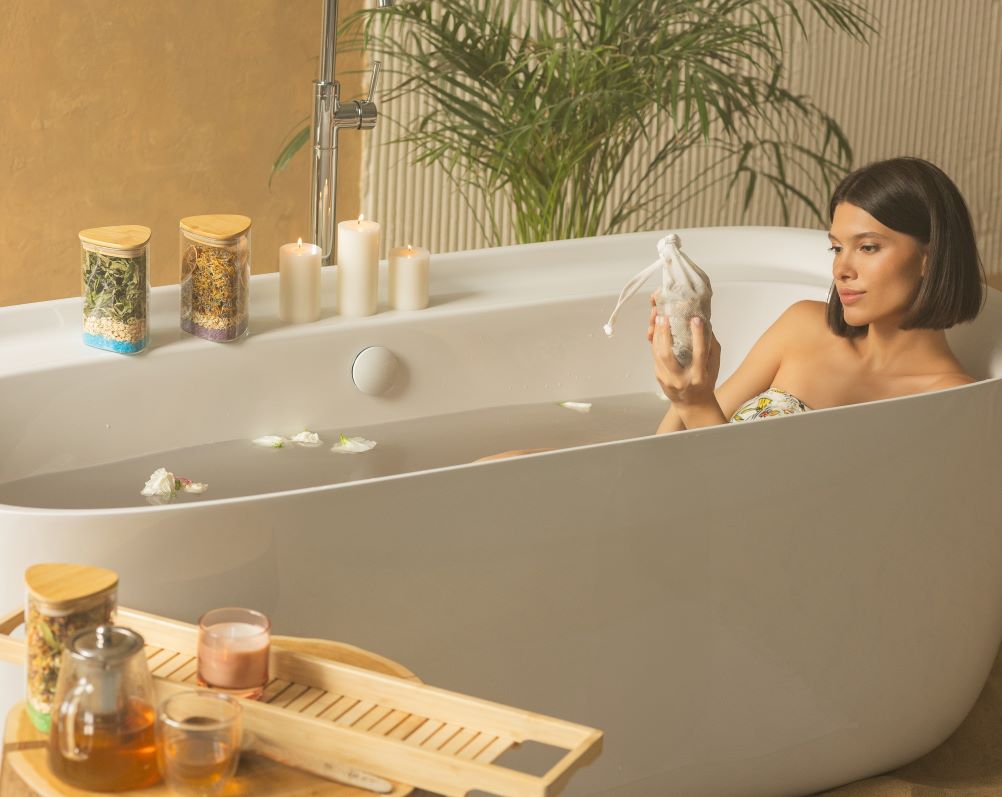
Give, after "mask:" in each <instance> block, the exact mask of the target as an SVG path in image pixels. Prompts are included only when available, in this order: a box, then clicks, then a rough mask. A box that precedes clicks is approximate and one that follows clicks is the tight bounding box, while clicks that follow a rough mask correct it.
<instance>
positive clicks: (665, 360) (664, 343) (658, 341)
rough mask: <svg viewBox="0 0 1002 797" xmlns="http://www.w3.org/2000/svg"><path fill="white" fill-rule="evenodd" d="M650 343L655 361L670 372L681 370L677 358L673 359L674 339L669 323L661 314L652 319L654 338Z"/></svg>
mask: <svg viewBox="0 0 1002 797" xmlns="http://www.w3.org/2000/svg"><path fill="white" fill-rule="evenodd" d="M651 343H653V345H654V359H655V361H656V362H660V363H661V364H662V365H664V367H665V368H667V369H668V371H669V372H671V373H678V372H680V371H681V370H682V369H681V366H679V364H678V360H677V359H675V353H674V352H673V351H672V347H673V346H674V341H673V340H672V336H671V324H669V323H668V319H667V317H665V316H663V315H662V316H657V317H656V319H655V321H654V340H652V341H651Z"/></svg>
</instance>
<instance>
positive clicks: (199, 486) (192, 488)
mask: <svg viewBox="0 0 1002 797" xmlns="http://www.w3.org/2000/svg"><path fill="white" fill-rule="evenodd" d="M181 489H182V490H184V491H185V492H186V493H195V494H197V495H201V494H202V493H204V492H205V491H206V490H208V489H209V485H207V484H206V483H205V482H188V483H187V484H182V485H181Z"/></svg>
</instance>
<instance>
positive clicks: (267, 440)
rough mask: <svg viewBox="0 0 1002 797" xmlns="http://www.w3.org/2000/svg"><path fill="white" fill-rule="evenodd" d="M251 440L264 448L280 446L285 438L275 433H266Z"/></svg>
mask: <svg viewBox="0 0 1002 797" xmlns="http://www.w3.org/2000/svg"><path fill="white" fill-rule="evenodd" d="M251 442H252V443H254V445H256V446H263V447H264V448H282V447H283V446H284V445H285V438H284V437H282V436H280V435H277V434H266V435H264V436H263V437H255V438H254V439H253V440H252V441H251Z"/></svg>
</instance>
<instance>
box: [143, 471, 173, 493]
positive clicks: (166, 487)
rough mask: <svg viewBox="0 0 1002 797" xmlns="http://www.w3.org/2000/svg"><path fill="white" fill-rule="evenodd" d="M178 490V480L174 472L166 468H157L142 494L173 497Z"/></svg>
mask: <svg viewBox="0 0 1002 797" xmlns="http://www.w3.org/2000/svg"><path fill="white" fill-rule="evenodd" d="M176 491H177V480H176V479H175V478H174V474H173V473H171V472H170V471H169V470H167V469H166V468H157V469H156V470H155V471H153V474H152V475H151V476H150V478H149V481H147V482H146V486H145V487H143V489H142V491H141V493H140V494H141V495H148V496H151V497H155V498H172V497H173V496H174V493H175V492H176Z"/></svg>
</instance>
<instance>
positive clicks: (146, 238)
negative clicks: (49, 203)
mask: <svg viewBox="0 0 1002 797" xmlns="http://www.w3.org/2000/svg"><path fill="white" fill-rule="evenodd" d="M79 238H80V276H81V283H82V291H81V293H82V295H83V341H84V343H86V344H87V345H88V346H94V347H95V348H98V349H106V350H107V351H117V352H122V353H124V354H135V353H136V352H139V351H142V350H143V349H145V348H146V345H147V344H148V343H149V340H150V332H149V318H148V308H149V304H150V257H149V254H150V228H149V227H143V226H140V225H138V224H124V225H119V226H117V227H92V228H90V229H87V230H81V231H80V234H79Z"/></svg>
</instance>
